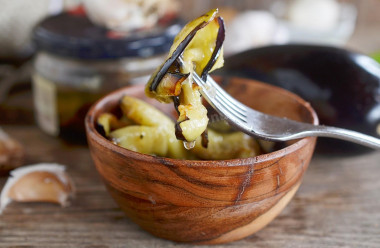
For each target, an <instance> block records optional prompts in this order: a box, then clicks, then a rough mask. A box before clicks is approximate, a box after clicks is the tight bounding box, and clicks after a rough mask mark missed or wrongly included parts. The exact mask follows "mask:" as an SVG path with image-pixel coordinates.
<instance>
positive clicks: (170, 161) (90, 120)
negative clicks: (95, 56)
mask: <svg viewBox="0 0 380 248" xmlns="http://www.w3.org/2000/svg"><path fill="white" fill-rule="evenodd" d="M227 78H229V79H242V80H249V81H252V82H253V83H255V84H258V85H264V86H265V87H268V88H271V90H273V91H276V92H280V93H281V94H285V95H287V96H289V97H290V98H292V99H293V100H295V101H297V102H298V103H300V104H301V105H302V106H304V107H305V108H306V109H307V110H308V112H309V113H310V114H311V117H312V119H313V123H312V124H314V125H318V124H319V119H318V116H317V114H316V112H315V110H314V109H313V108H312V106H311V105H310V103H309V102H307V101H306V100H304V99H302V98H301V97H299V96H298V95H296V94H294V93H292V92H290V91H288V90H286V89H283V88H280V87H277V86H273V85H270V84H268V83H265V82H261V81H258V80H255V79H248V78H241V77H227ZM144 86H145V85H144V84H135V85H130V86H126V87H123V88H120V89H117V90H115V91H112V92H110V93H108V94H107V95H105V96H103V97H102V98H100V99H99V100H98V101H96V102H95V103H94V104H93V105H92V106H91V108H90V109H89V111H88V112H87V114H86V118H85V128H86V135H87V140H88V144H89V147H90V149H91V142H90V140H93V141H95V142H96V143H98V144H99V145H101V146H103V147H104V148H106V149H108V150H110V151H112V152H115V153H118V154H120V155H121V156H124V157H128V158H131V159H134V160H140V161H144V162H148V163H149V162H157V159H159V160H160V161H161V162H162V163H164V164H167V165H176V166H181V165H182V164H183V165H185V166H192V167H202V166H206V167H210V166H211V167H232V166H247V165H252V163H253V162H254V163H260V162H266V161H268V160H273V159H279V158H281V157H283V156H285V155H286V154H289V153H292V152H294V151H296V150H298V149H300V148H302V147H304V146H305V145H307V144H308V143H310V142H313V141H315V140H316V139H317V137H306V138H302V139H299V140H297V141H296V142H294V143H293V144H291V145H288V146H286V147H284V148H281V149H279V150H276V151H273V152H270V153H266V154H260V155H257V156H255V157H249V158H235V159H228V160H186V159H175V158H168V157H160V156H155V155H149V154H143V153H139V152H135V151H132V150H128V149H126V148H123V147H120V146H118V145H116V144H114V143H112V142H111V141H109V140H107V139H106V138H105V137H104V136H103V135H101V134H100V133H99V132H98V131H97V130H96V128H95V122H96V120H95V115H96V113H97V112H98V111H100V110H101V109H102V107H103V106H106V105H107V102H109V101H111V100H115V98H116V99H121V97H123V96H124V95H126V94H127V91H129V92H131V93H132V92H134V91H139V90H140V89H141V88H143V87H144ZM210 162H211V163H210Z"/></svg>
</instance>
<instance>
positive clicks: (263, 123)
mask: <svg viewBox="0 0 380 248" xmlns="http://www.w3.org/2000/svg"><path fill="white" fill-rule="evenodd" d="M179 60H180V62H181V58H179ZM193 79H194V81H195V82H196V83H197V84H198V85H199V86H200V88H201V89H200V91H201V93H202V96H203V97H204V98H205V99H206V100H207V102H209V103H210V104H211V106H212V107H213V108H214V109H215V110H217V111H218V113H219V114H220V115H222V116H223V117H224V118H226V121H228V122H229V123H230V124H231V125H232V126H234V127H236V128H237V129H239V130H241V131H243V132H244V133H246V134H248V135H250V136H254V137H256V138H260V139H264V140H269V141H287V140H293V139H299V138H304V137H309V136H321V137H330V138H336V139H342V140H346V141H350V142H354V143H357V144H360V145H364V146H368V147H371V148H373V149H380V139H377V138H375V137H372V136H369V135H366V134H362V133H359V132H356V131H352V130H347V129H343V128H337V127H330V126H322V125H313V124H309V123H303V122H298V121H293V120H290V119H286V118H280V117H276V116H272V115H268V114H264V113H262V112H259V111H256V110H254V109H252V108H250V107H247V106H246V105H244V104H242V103H241V102H239V101H238V100H236V99H235V98H233V97H232V96H231V95H229V94H228V93H227V92H226V91H224V90H223V89H222V88H221V87H220V86H219V85H218V84H217V83H216V82H215V81H214V80H213V79H212V78H211V77H210V76H208V77H207V81H206V82H205V81H203V80H202V79H201V78H200V77H199V75H198V74H196V73H193Z"/></svg>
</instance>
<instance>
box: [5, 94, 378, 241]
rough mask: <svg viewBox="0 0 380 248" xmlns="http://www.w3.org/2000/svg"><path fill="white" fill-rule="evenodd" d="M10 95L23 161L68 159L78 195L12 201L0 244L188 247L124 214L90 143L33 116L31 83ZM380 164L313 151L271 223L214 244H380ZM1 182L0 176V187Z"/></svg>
mask: <svg viewBox="0 0 380 248" xmlns="http://www.w3.org/2000/svg"><path fill="white" fill-rule="evenodd" d="M14 98H17V99H18V100H15V99H13V98H12V97H11V98H10V99H9V104H10V106H6V109H9V108H10V109H11V110H12V111H11V113H9V112H8V113H7V111H5V110H4V108H3V109H2V116H3V117H2V118H0V121H2V122H0V125H1V124H2V126H3V128H4V129H5V131H7V132H8V133H9V134H10V135H11V136H13V137H14V138H16V139H17V140H19V141H20V142H21V143H22V144H23V145H24V146H25V148H26V153H27V154H26V164H34V163H40V162H56V163H60V164H64V165H66V166H67V169H68V173H69V174H70V176H71V177H72V179H73V180H74V182H75V184H76V188H77V193H76V198H75V199H74V200H73V201H72V202H71V206H69V207H67V208H61V207H60V206H58V205H54V204H46V203H28V204H25V203H24V204H21V203H11V204H10V205H9V206H8V208H7V209H6V210H5V212H4V213H3V214H2V215H1V216H0V247H157V248H159V247H192V246H191V245H185V244H177V243H173V242H170V241H166V240H161V239H158V238H155V237H153V236H151V235H150V234H148V233H146V232H144V231H142V230H141V229H140V228H139V227H138V226H137V225H135V224H134V223H132V222H131V221H130V220H129V219H127V218H126V217H125V216H124V214H123V212H121V210H120V209H119V208H118V206H117V205H116V204H115V203H114V202H113V200H112V199H111V197H110V196H109V194H108V193H107V191H106V190H105V187H104V186H103V184H102V182H101V180H100V177H99V176H98V174H97V172H96V171H95V167H94V165H93V163H92V160H91V158H90V154H89V150H88V148H87V146H86V145H76V144H70V143H67V142H65V141H63V140H60V139H57V138H53V137H50V136H48V135H46V134H45V133H43V132H42V131H40V130H39V129H38V128H37V127H36V126H35V125H34V124H33V120H32V113H31V111H32V109H31V106H32V104H31V96H30V89H26V90H25V91H24V92H21V93H19V94H18V95H16V96H15V97H14ZM12 106H13V107H12ZM4 116H6V117H7V119H5V117H4ZM23 118H25V119H26V120H25V121H24V122H22V119H23ZM4 123H8V124H7V125H4ZM379 165H380V152H371V153H366V154H362V155H357V156H344V157H342V156H326V155H320V154H316V155H315V157H314V158H313V160H312V162H311V164H310V167H309V170H308V171H307V173H306V176H305V178H304V182H303V184H302V186H301V188H300V190H299V191H298V193H297V194H296V196H295V197H294V199H293V200H292V201H291V202H290V204H289V205H288V207H286V209H285V210H284V211H283V212H282V213H281V214H280V216H278V217H277V218H276V219H275V220H274V221H273V222H272V223H270V224H269V226H267V227H266V228H265V229H264V230H262V231H260V232H258V233H257V234H255V235H252V236H250V237H248V238H246V239H244V240H241V241H237V242H234V243H230V244H226V245H217V246H212V247H239V248H243V247H379V246H380V180H379V175H380V166H379ZM5 180H6V178H0V187H1V185H3V184H4V183H5Z"/></svg>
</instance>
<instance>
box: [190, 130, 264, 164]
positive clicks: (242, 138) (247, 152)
mask: <svg viewBox="0 0 380 248" xmlns="http://www.w3.org/2000/svg"><path fill="white" fill-rule="evenodd" d="M208 139H209V142H208V147H207V148H204V147H203V146H202V144H201V143H202V140H201V138H198V139H197V141H196V143H195V146H194V148H193V149H192V152H193V153H194V154H195V155H196V156H197V157H198V158H200V159H206V160H221V159H233V158H249V157H254V156H257V155H259V154H260V146H259V144H258V143H257V141H256V140H254V139H252V137H250V136H248V135H247V134H245V133H242V132H233V133H218V132H215V131H214V130H212V129H208Z"/></svg>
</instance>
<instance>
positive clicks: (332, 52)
mask: <svg viewBox="0 0 380 248" xmlns="http://www.w3.org/2000/svg"><path fill="white" fill-rule="evenodd" d="M224 73H226V74H228V75H234V76H240V77H248V78H253V79H256V80H260V81H264V82H268V83H271V84H274V85H276V86H280V87H282V88H285V89H287V90H289V91H292V92H294V93H296V94H298V95H300V96H301V97H302V98H304V99H305V100H307V101H309V102H310V103H311V105H312V106H313V108H314V109H315V110H316V112H317V114H318V116H319V119H320V123H321V124H325V125H331V126H337V127H343V128H348V129H352V130H356V131H359V132H363V133H366V134H369V135H372V136H376V137H380V65H379V64H378V63H376V62H375V61H374V60H373V59H371V58H369V57H367V56H365V55H363V54H359V53H355V52H351V51H348V50H345V49H340V48H335V47H325V46H315V45H280V46H268V47H262V48H256V49H251V50H248V51H245V52H242V53H239V54H236V55H233V56H231V57H229V58H227V59H226V61H225V65H224V68H223V71H222V74H224ZM317 148H318V149H317V151H320V152H323V153H327V152H328V153H341V152H345V153H347V151H351V152H356V151H360V152H361V151H363V150H364V149H365V151H367V149H366V148H363V147H360V146H358V145H355V144H352V143H348V142H344V141H340V140H331V139H320V140H319V141H318V146H317Z"/></svg>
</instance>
